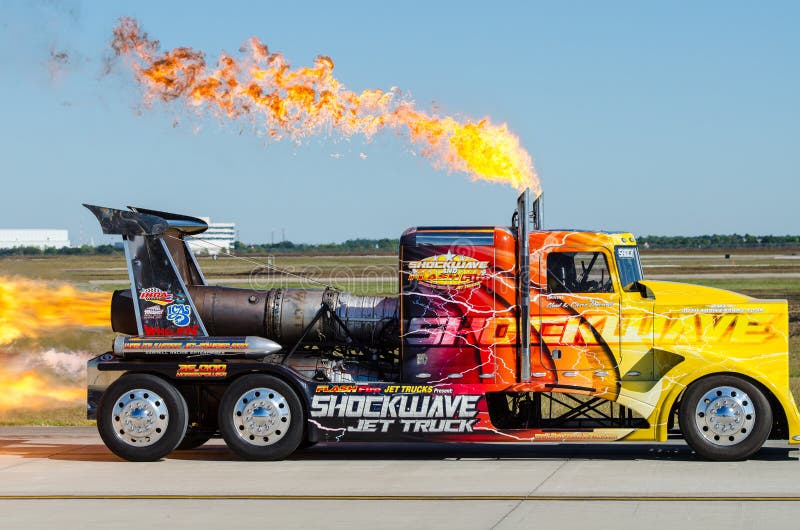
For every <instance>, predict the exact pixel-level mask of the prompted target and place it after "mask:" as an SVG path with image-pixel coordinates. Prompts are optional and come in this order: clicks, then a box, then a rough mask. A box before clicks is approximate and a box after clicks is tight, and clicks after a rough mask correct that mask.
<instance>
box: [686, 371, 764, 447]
mask: <svg viewBox="0 0 800 530" xmlns="http://www.w3.org/2000/svg"><path fill="white" fill-rule="evenodd" d="M678 421H679V423H680V428H681V431H682V432H683V436H684V437H685V438H686V441H687V442H688V444H689V446H691V448H692V449H694V450H695V451H696V452H697V454H698V455H700V456H702V457H704V458H707V459H709V460H743V459H745V458H748V457H750V456H752V455H754V454H755V453H756V452H757V451H758V450H759V449H761V446H762V445H764V442H765V441H766V440H767V437H769V433H770V430H771V428H772V409H771V408H770V405H769V401H767V398H766V397H765V396H764V393H763V392H761V390H759V389H758V388H757V387H756V386H755V385H753V384H752V383H749V382H748V381H745V380H744V379H742V378H739V377H736V376H730V375H714V376H711V377H706V378H704V379H700V380H699V381H696V382H694V383H692V384H691V385H689V387H688V388H687V389H686V392H685V393H684V396H683V398H682V399H681V404H680V411H679V417H678Z"/></svg>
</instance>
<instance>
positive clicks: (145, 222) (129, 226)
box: [84, 204, 208, 238]
mask: <svg viewBox="0 0 800 530" xmlns="http://www.w3.org/2000/svg"><path fill="white" fill-rule="evenodd" d="M84 206H85V207H86V208H88V209H89V211H91V212H92V213H93V214H94V216H95V217H97V220H98V221H99V222H100V227H101V228H102V229H103V233H104V234H119V235H122V236H123V237H124V236H159V235H161V234H163V233H165V232H166V231H167V230H169V229H173V230H175V231H176V232H178V234H179V235H180V236H179V237H181V238H182V237H183V235H185V234H201V233H203V232H205V231H206V230H208V223H206V222H205V221H203V220H202V219H198V218H197V217H189V216H188V215H180V214H175V213H169V212H159V211H158V210H148V209H146V208H137V207H135V206H128V208H129V209H130V210H117V209H116V208H107V207H105V206H95V205H92V204H84Z"/></svg>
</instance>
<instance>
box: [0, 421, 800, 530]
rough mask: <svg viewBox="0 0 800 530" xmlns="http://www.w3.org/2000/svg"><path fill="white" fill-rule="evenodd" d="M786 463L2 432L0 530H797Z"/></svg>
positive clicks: (786, 456) (798, 501) (70, 431)
mask: <svg viewBox="0 0 800 530" xmlns="http://www.w3.org/2000/svg"><path fill="white" fill-rule="evenodd" d="M798 521H800V460H798V450H797V449H796V448H794V447H790V446H788V445H787V444H786V443H784V442H770V443H769V445H768V446H767V447H766V448H764V449H763V450H762V451H761V452H760V453H758V454H757V455H756V456H755V457H754V458H753V459H751V460H749V461H746V462H723V463H720V462H706V461H702V460H699V459H697V458H696V457H695V455H694V454H693V453H692V452H691V451H690V450H689V449H688V448H687V447H686V446H685V445H684V444H683V442H681V441H674V442H670V443H668V444H644V443H618V444H593V445H587V444H573V445H555V444H537V445H521V444H502V445H492V444H470V445H461V444H459V445H443V444H436V445H428V444H416V445H409V444H406V445H397V444H394V445H385V444H382V445H366V444H338V445H337V444H328V445H322V444H321V445H318V446H316V447H313V448H310V449H306V450H304V451H298V452H297V453H295V454H294V455H292V457H290V458H289V459H287V460H285V461H283V462H255V463H254V462H245V461H242V460H240V459H239V458H237V457H236V456H235V455H234V454H233V453H231V452H230V451H228V450H227V448H226V447H225V445H224V444H223V443H222V442H221V441H217V440H214V441H211V442H209V443H208V444H206V445H205V446H203V447H201V448H199V449H196V450H192V451H185V452H177V453H173V454H172V455H170V457H169V458H167V459H165V460H163V461H161V462H153V463H130V462H124V461H122V460H120V459H119V458H117V457H116V456H114V455H113V454H112V453H110V452H109V451H108V450H107V449H106V448H105V447H104V446H103V445H102V443H101V441H100V439H99V437H98V436H97V434H96V431H95V430H94V428H75V427H71V428H50V427H0V527H2V528H27V529H30V528H37V527H42V526H47V527H60V528H75V527H88V528H109V527H112V528H137V529H141V528H148V527H152V526H155V525H157V526H158V527H159V528H168V527H176V528H188V527H193V528H205V527H240V526H244V525H257V527H259V528H323V527H324V528H360V527H370V528H409V529H410V528H414V529H416V528H442V527H447V528H450V527H453V528H459V529H462V528H463V529H468V528H542V527H546V526H550V527H555V528H558V529H559V530H560V529H568V528H581V529H583V530H585V529H586V528H610V527H614V528H636V529H639V530H640V529H642V528H646V529H648V530H649V529H655V528H670V529H674V528H682V527H683V528H726V529H738V528H759V529H764V528H797V527H798V524H800V523H798Z"/></svg>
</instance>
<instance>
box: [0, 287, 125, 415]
mask: <svg viewBox="0 0 800 530" xmlns="http://www.w3.org/2000/svg"><path fill="white" fill-rule="evenodd" d="M109 306H110V293H95V292H88V291H80V290H78V289H75V288H74V287H72V286H69V285H53V284H49V283H46V282H41V281H36V280H30V279H25V278H8V277H2V276H0V346H9V345H10V344H11V343H13V342H14V341H15V340H17V339H27V340H30V339H34V340H36V339H38V338H40V337H41V336H42V335H43V334H45V333H48V332H57V331H59V330H63V329H68V328H79V327H100V326H107V325H108V322H109ZM86 358H87V354H79V353H60V352H54V351H52V350H51V351H44V352H42V351H34V352H30V351H26V352H25V353H24V354H23V353H18V352H11V351H10V350H0V361H2V362H1V363H0V412H4V411H7V410H9V409H16V408H25V409H48V408H58V407H63V406H65V405H75V404H78V403H80V402H82V401H83V400H85V399H86V388H85V386H84V383H83V380H82V379H83V377H85V366H86Z"/></svg>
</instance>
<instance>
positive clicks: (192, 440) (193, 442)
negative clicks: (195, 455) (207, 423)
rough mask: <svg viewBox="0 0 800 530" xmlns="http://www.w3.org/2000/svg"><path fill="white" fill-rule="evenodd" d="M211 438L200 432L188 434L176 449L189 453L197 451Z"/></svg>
mask: <svg viewBox="0 0 800 530" xmlns="http://www.w3.org/2000/svg"><path fill="white" fill-rule="evenodd" d="M210 439H211V436H210V435H208V434H203V433H200V432H191V431H189V432H187V433H186V436H184V437H183V440H181V443H179V444H178V447H176V448H175V450H176V451H188V450H190V449H196V448H198V447H200V446H201V445H203V444H204V443H206V442H207V441H209V440H210Z"/></svg>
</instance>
